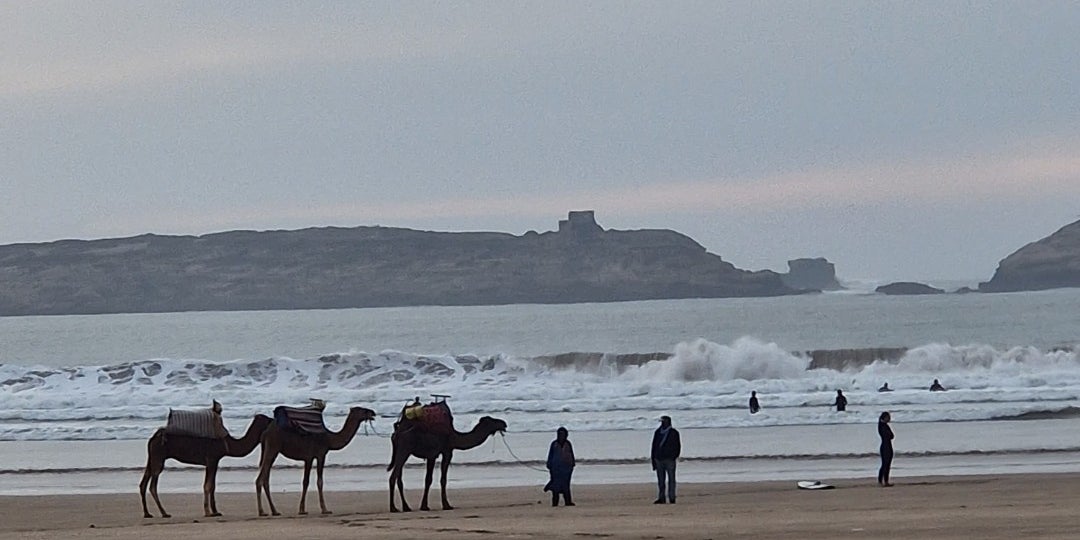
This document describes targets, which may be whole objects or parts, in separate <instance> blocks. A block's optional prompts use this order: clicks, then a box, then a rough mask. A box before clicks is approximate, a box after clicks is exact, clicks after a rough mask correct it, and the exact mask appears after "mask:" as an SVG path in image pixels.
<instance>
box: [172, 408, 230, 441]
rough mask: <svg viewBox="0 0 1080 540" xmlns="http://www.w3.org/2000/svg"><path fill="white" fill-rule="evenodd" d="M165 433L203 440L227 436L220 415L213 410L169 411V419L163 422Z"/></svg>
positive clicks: (227, 433)
mask: <svg viewBox="0 0 1080 540" xmlns="http://www.w3.org/2000/svg"><path fill="white" fill-rule="evenodd" d="M165 433H167V434H169V435H187V436H189V437H202V438H204V439H224V438H225V437H228V436H229V432H228V431H227V430H226V429H225V423H224V422H223V421H222V420H221V414H219V413H217V412H215V411H214V410H213V409H199V410H195V411H185V410H173V409H169V419H168V420H167V421H166V422H165Z"/></svg>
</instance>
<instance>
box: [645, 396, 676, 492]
mask: <svg viewBox="0 0 1080 540" xmlns="http://www.w3.org/2000/svg"><path fill="white" fill-rule="evenodd" d="M681 453H682V441H680V440H679V430H677V429H675V428H673V427H671V417H670V416H661V417H660V427H658V428H656V431H655V432H654V433H653V439H652V455H651V456H650V457H651V459H652V468H653V470H654V471H656V485H657V488H658V490H659V494H658V495H657V496H656V500H655V501H653V504H665V503H669V502H670V503H671V504H675V464H676V463H677V462H678V460H679V455H680V454H681ZM665 487H666V488H667V489H666V490H665Z"/></svg>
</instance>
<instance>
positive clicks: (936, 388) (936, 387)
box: [930, 379, 945, 392]
mask: <svg viewBox="0 0 1080 540" xmlns="http://www.w3.org/2000/svg"><path fill="white" fill-rule="evenodd" d="M930 391H931V392H944V391H945V387H944V386H941V383H939V382H938V380H937V379H934V384H931V385H930Z"/></svg>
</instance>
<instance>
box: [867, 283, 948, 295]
mask: <svg viewBox="0 0 1080 540" xmlns="http://www.w3.org/2000/svg"><path fill="white" fill-rule="evenodd" d="M874 292H878V293H881V294H889V295H902V294H944V293H945V291H944V290H943V289H938V288H937V287H931V286H929V285H927V284H925V283H915V282H913V281H898V282H896V283H890V284H888V285H882V286H880V287H878V288H876V289H874Z"/></svg>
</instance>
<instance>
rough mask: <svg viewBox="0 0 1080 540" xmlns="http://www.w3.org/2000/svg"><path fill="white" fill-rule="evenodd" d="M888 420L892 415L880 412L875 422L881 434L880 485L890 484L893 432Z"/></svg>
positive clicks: (878, 474) (888, 485)
mask: <svg viewBox="0 0 1080 540" xmlns="http://www.w3.org/2000/svg"><path fill="white" fill-rule="evenodd" d="M889 420H892V417H891V416H890V415H889V413H888V412H883V413H881V416H879V417H878V422H877V432H878V435H880V436H881V468H880V469H878V473H877V483H878V485H880V486H881V487H890V486H892V484H890V483H889V471H890V469H892V458H893V449H892V440H893V432H892V428H890V427H889Z"/></svg>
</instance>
